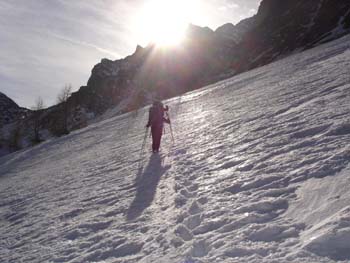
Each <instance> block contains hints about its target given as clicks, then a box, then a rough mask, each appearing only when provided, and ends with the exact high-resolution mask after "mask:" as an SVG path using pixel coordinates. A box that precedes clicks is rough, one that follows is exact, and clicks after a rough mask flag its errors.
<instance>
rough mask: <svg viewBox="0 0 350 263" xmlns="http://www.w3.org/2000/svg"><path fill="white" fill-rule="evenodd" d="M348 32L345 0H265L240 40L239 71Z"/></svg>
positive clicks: (349, 12)
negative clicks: (251, 25) (250, 26)
mask: <svg viewBox="0 0 350 263" xmlns="http://www.w3.org/2000/svg"><path fill="white" fill-rule="evenodd" d="M349 32H350V2H349V1H346V0H339V1H332V0H310V1H303V0H285V1H278V0H264V1H262V3H261V5H260V8H259V11H258V14H257V15H256V20H255V25H254V26H253V27H252V29H251V30H250V31H249V32H248V33H247V34H246V35H245V36H244V38H243V40H242V41H241V42H240V43H239V46H238V49H237V52H239V53H240V54H242V56H241V57H238V56H237V58H238V59H236V62H237V63H239V64H240V65H241V67H240V68H239V71H244V70H246V69H251V68H254V67H257V66H261V65H264V64H266V63H269V62H271V61H273V60H275V59H277V58H279V57H281V56H285V55H287V54H289V53H291V52H293V51H295V50H304V49H307V48H310V47H313V46H315V45H318V44H321V43H323V42H326V41H330V40H333V39H336V38H338V37H340V36H343V35H345V34H347V33H349Z"/></svg>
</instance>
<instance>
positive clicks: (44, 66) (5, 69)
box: [0, 0, 261, 107]
mask: <svg viewBox="0 0 350 263" xmlns="http://www.w3.org/2000/svg"><path fill="white" fill-rule="evenodd" d="M260 1H261V0H186V1H185V0H176V1H170V0H168V4H169V5H167V4H164V2H166V0H74V1H72V0H1V1H0V50H1V52H0V61H1V63H0V91H1V92H3V93H5V94H6V95H7V96H9V97H10V98H12V99H13V100H15V101H16V102H17V103H18V104H19V105H20V106H24V107H31V106H33V105H34V103H35V100H36V98H37V97H38V96H41V97H42V98H43V99H44V102H45V104H46V106H50V105H52V104H54V103H55V102H56V97H57V94H58V93H59V91H60V90H61V88H62V87H63V86H64V85H65V84H72V86H73V90H77V89H79V87H80V86H83V85H86V82H87V80H88V78H89V76H90V73H91V69H92V68H93V66H94V65H95V64H97V63H99V62H100V60H101V58H109V59H112V60H115V59H119V58H122V57H125V56H127V55H130V54H132V53H133V52H134V50H135V48H136V45H137V44H141V45H143V46H145V45H146V44H147V43H148V41H150V39H148V38H158V37H159V35H160V34H164V31H165V30H166V28H170V30H172V33H173V34H171V35H176V34H181V32H180V30H179V28H180V27H181V26H182V25H183V24H184V23H187V22H190V23H193V24H196V25H200V26H209V27H210V28H212V29H214V30H215V29H216V28H217V27H218V26H221V25H222V24H225V23H228V22H231V23H234V24H235V23H237V22H239V21H240V20H242V19H243V18H246V17H250V16H252V15H254V14H255V13H256V12H257V9H258V6H259V3H260ZM162 3H163V4H162ZM175 3H176V4H175ZM157 6H161V7H159V9H160V10H162V9H163V10H164V9H165V10H166V11H167V12H168V11H169V10H171V11H172V12H168V13H167V12H166V13H165V14H164V12H163V13H162V12H160V10H155V9H157ZM157 12H158V14H156V13H157ZM160 13H162V14H160ZM155 17H156V18H155ZM160 19H167V23H159V20H160ZM175 21H176V22H175ZM157 25H163V28H162V27H157ZM164 25H166V27H164ZM169 35H170V34H169ZM163 40H164V38H163ZM163 40H162V39H157V41H163ZM165 44H167V43H165Z"/></svg>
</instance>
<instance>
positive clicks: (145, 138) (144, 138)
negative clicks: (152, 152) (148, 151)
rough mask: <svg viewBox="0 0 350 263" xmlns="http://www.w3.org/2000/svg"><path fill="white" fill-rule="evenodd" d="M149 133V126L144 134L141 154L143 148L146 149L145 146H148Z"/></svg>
mask: <svg viewBox="0 0 350 263" xmlns="http://www.w3.org/2000/svg"><path fill="white" fill-rule="evenodd" d="M147 133H148V127H147V128H146V131H145V135H144V137H143V141H142V146H141V154H140V155H142V153H143V150H144V148H145V146H146V141H147Z"/></svg>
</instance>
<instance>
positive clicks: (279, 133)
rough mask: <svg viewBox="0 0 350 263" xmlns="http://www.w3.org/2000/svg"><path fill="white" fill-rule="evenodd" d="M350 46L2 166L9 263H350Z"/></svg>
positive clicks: (106, 123)
mask: <svg viewBox="0 0 350 263" xmlns="http://www.w3.org/2000/svg"><path fill="white" fill-rule="evenodd" d="M349 48H350V36H347V37H344V38H342V39H339V40H337V41H334V42H331V43H328V44H326V45H323V46H320V47H318V48H315V49H312V50H309V51H307V52H304V53H301V54H297V55H294V56H292V57H289V58H286V59H284V60H280V61H278V62H276V63H273V64H270V65H268V66H265V67H262V68H259V69H256V70H253V71H250V72H247V73H244V74H241V75H239V76H236V77H234V78H231V79H228V80H226V81H222V82H220V83H218V84H215V85H212V86H209V87H207V88H204V89H202V90H199V91H195V92H192V93H189V94H186V95H184V96H182V97H179V98H174V99H172V100H170V101H169V102H168V104H169V106H170V108H171V117H172V120H173V122H172V127H173V131H174V135H175V143H174V144H172V140H171V136H170V130H169V128H168V127H167V129H166V134H165V135H164V140H163V142H162V152H161V154H160V155H157V154H155V155H152V154H151V153H150V144H149V143H150V138H149V137H148V135H147V143H146V147H145V150H144V151H143V152H142V151H141V148H142V142H143V138H144V135H145V128H144V125H145V124H146V121H147V110H148V109H147V108H145V109H143V110H140V111H139V112H134V113H130V114H126V115H122V116H112V117H110V116H109V118H106V119H105V120H102V121H101V122H99V123H94V124H92V125H90V126H89V127H87V128H85V129H82V130H79V131H76V132H73V133H72V134H70V135H68V136H65V137H62V138H60V139H55V140H51V141H48V142H45V143H43V144H41V145H38V146H37V147H34V148H31V149H26V150H23V151H21V152H18V153H14V154H11V155H8V156H5V157H3V158H1V159H0V163H1V164H0V174H1V176H0V227H1V228H0V236H1V239H0V262H142V263H146V262H171V263H172V262H174V263H185V262H186V263H194V262H208V263H209V262H210V263H211V262H220V263H221V262H259V263H261V262H278V263H281V262H336V261H343V262H350V252H349V251H350V190H349V189H350V166H349V165H348V164H349V162H350V74H349V72H350V49H349Z"/></svg>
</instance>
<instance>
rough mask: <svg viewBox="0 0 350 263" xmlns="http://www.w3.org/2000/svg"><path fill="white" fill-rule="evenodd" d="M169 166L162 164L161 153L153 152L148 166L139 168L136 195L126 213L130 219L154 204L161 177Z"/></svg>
mask: <svg viewBox="0 0 350 263" xmlns="http://www.w3.org/2000/svg"><path fill="white" fill-rule="evenodd" d="M169 168H170V166H169V165H167V166H162V158H161V157H160V156H159V154H152V156H151V158H150V160H149V162H148V164H147V166H146V168H145V169H144V170H143V169H142V168H140V169H139V171H138V173H137V177H136V195H135V198H134V200H133V201H132V203H131V205H130V207H129V208H128V211H127V215H126V219H127V220H128V221H129V220H133V219H135V218H137V217H139V216H140V215H141V214H142V213H143V211H144V210H145V209H146V208H147V207H149V206H150V205H151V204H152V202H153V199H154V196H155V194H156V191H157V186H158V184H159V181H160V178H161V177H162V175H163V174H164V173H165V172H166V171H167V170H168V169H169Z"/></svg>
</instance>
